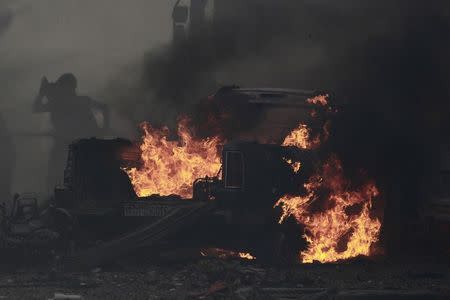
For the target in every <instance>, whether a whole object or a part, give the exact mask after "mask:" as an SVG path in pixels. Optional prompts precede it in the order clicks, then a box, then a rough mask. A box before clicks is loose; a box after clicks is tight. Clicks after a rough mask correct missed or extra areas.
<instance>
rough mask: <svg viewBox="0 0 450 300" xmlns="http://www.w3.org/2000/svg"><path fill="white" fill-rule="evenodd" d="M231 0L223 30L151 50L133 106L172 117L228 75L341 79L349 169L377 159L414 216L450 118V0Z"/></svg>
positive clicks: (341, 133)
mask: <svg viewBox="0 0 450 300" xmlns="http://www.w3.org/2000/svg"><path fill="white" fill-rule="evenodd" d="M219 2H220V3H224V4H225V5H227V6H228V7H229V9H230V13H229V14H228V15H227V14H226V13H225V15H223V16H222V17H223V18H222V19H220V20H219V21H218V23H216V27H213V28H214V29H213V30H206V29H205V30H204V31H199V32H197V33H196V34H194V35H193V36H192V37H191V38H190V39H188V40H187V41H185V42H182V43H181V44H179V45H177V46H176V47H172V48H171V47H168V48H166V49H164V50H161V52H153V53H150V54H149V55H148V58H147V63H146V64H145V65H144V66H143V68H142V72H143V75H142V78H140V85H139V86H138V87H136V89H135V92H136V93H137V94H136V95H137V96H136V99H135V100H136V102H134V104H133V105H130V102H123V103H122V104H123V105H122V107H123V111H124V112H125V113H127V114H128V115H130V116H132V117H133V118H136V120H137V121H141V120H150V121H152V122H154V123H158V122H159V123H165V124H167V123H173V121H174V119H175V118H176V116H178V115H179V114H180V113H185V112H187V111H189V110H191V109H192V107H193V106H192V104H194V103H196V102H197V101H198V99H199V98H200V97H204V96H206V95H208V93H211V92H213V91H214V89H215V88H217V87H218V86H220V85H224V84H225V85H226V84H239V85H242V86H276V87H288V88H303V89H305V88H306V89H315V88H316V89H325V90H332V91H334V92H335V94H336V95H337V101H341V102H345V104H344V105H343V106H342V109H341V113H340V117H339V118H338V119H337V120H336V121H335V125H334V127H333V128H334V129H333V130H334V133H333V139H332V140H331V141H330V145H331V146H330V147H331V148H332V149H333V151H334V152H337V153H338V155H339V156H340V157H342V159H343V160H344V166H346V169H347V171H348V173H349V174H348V175H349V176H353V175H356V174H358V173H359V172H360V170H361V169H363V170H365V172H367V173H368V174H369V176H372V177H374V178H375V179H376V180H377V182H378V183H379V184H380V186H381V187H382V189H383V192H384V194H385V195H389V197H391V198H396V201H395V205H396V206H397V207H396V209H394V210H392V211H396V212H399V211H402V212H404V215H409V216H414V214H415V213H416V211H417V207H418V206H419V203H420V200H421V199H423V198H424V197H426V196H428V195H425V194H424V191H426V190H429V181H431V180H432V179H433V178H432V176H431V175H430V174H432V172H433V169H434V168H435V166H436V162H435V161H434V158H436V157H437V152H438V150H439V147H440V146H441V145H442V144H443V143H444V142H446V141H444V139H445V140H446V139H447V138H446V135H447V132H448V129H449V124H448V120H447V116H448V114H449V112H450V108H449V88H448V87H449V86H450V85H449V83H450V82H449V70H450V60H449V53H450V52H449V50H450V45H449V39H448V36H449V35H450V27H449V21H448V20H449V8H448V6H449V5H448V4H447V1H434V2H433V3H432V4H430V3H429V2H427V1H419V0H417V1H399V0H398V1H371V2H364V3H362V2H361V1H356V0H353V1H352V0H348V1H331V0H330V1H325V0H324V1H216V3H219ZM217 7H218V6H217ZM139 95H140V96H139ZM137 110H138V111H137ZM393 182H395V183H396V184H392V183H393ZM386 186H390V187H393V186H395V188H394V189H391V188H385V187H386Z"/></svg>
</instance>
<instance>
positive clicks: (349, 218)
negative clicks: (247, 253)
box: [276, 124, 381, 262]
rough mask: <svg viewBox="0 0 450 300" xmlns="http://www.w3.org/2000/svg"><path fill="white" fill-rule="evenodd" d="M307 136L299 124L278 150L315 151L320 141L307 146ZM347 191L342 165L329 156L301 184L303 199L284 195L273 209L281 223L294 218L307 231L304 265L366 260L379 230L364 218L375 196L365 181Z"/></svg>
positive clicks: (302, 126) (376, 191)
mask: <svg viewBox="0 0 450 300" xmlns="http://www.w3.org/2000/svg"><path fill="white" fill-rule="evenodd" d="M309 132H310V131H309V129H308V127H307V126H306V125H303V124H300V126H299V127H298V128H297V129H295V130H294V131H292V132H291V134H289V135H288V136H287V137H286V139H285V141H284V143H283V145H285V146H296V147H299V148H302V149H311V148H316V147H318V146H319V145H320V140H319V139H314V140H311V138H310V134H309ZM287 162H288V163H290V164H291V166H292V168H293V169H294V171H295V172H299V171H300V172H301V164H300V165H296V162H293V161H290V160H287ZM296 166H297V168H296ZM298 167H300V169H298ZM350 186H351V184H350V182H349V181H348V180H346V179H345V177H344V173H343V168H342V165H341V162H340V161H339V159H338V158H337V157H336V156H335V155H332V156H331V158H330V159H329V160H328V161H327V162H325V163H324V164H323V165H322V167H321V169H320V170H319V171H318V174H316V175H313V176H311V178H310V179H309V180H308V182H306V183H305V184H304V189H305V191H306V193H304V194H302V195H294V196H292V195H286V196H284V197H282V198H281V199H280V200H279V201H278V203H277V204H276V206H280V207H281V208H282V210H283V213H282V216H281V219H280V223H281V222H283V221H284V220H285V219H286V218H287V217H288V216H294V217H295V218H296V220H297V221H298V222H299V223H301V224H304V225H305V227H306V230H305V234H304V237H305V239H306V241H307V242H308V249H307V250H306V251H303V252H302V253H301V254H300V256H301V260H302V261H303V262H313V261H320V262H333V261H337V260H342V259H348V258H351V257H356V256H358V255H366V256H367V255H369V254H370V249H371V245H372V244H373V243H374V242H376V241H377V240H378V235H379V231H380V227H381V223H380V221H379V220H378V219H376V218H372V217H371V216H370V214H369V212H370V208H371V206H372V200H373V198H374V197H376V196H377V195H378V190H377V188H376V186H375V184H374V183H373V182H370V181H369V182H367V183H366V184H364V185H363V186H361V187H359V188H354V189H352V188H350Z"/></svg>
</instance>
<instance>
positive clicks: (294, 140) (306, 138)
mask: <svg viewBox="0 0 450 300" xmlns="http://www.w3.org/2000/svg"><path fill="white" fill-rule="evenodd" d="M319 144H320V139H319V137H316V138H314V139H311V130H310V129H309V128H308V126H306V125H305V124H300V125H299V126H298V127H297V128H296V129H294V130H292V131H291V133H289V135H288V136H287V137H286V138H285V139H284V142H283V144H282V145H283V146H294V147H297V148H300V149H313V148H316V147H318V146H319Z"/></svg>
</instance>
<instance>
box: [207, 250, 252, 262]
mask: <svg viewBox="0 0 450 300" xmlns="http://www.w3.org/2000/svg"><path fill="white" fill-rule="evenodd" d="M200 254H201V255H202V256H204V257H216V258H221V259H228V258H241V259H248V260H254V259H256V257H254V256H253V255H251V254H250V253H247V252H234V251H231V250H225V249H221V248H208V249H203V250H202V251H200Z"/></svg>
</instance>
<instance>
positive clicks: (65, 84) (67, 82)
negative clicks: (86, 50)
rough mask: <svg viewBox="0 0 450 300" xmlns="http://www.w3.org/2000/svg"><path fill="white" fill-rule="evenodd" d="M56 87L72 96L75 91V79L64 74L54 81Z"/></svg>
mask: <svg viewBox="0 0 450 300" xmlns="http://www.w3.org/2000/svg"><path fill="white" fill-rule="evenodd" d="M56 85H57V86H58V87H59V88H60V89H62V90H63V91H64V92H65V93H68V94H73V95H74V94H75V91H76V89H77V78H76V77H75V75H73V74H72V73H65V74H63V75H61V76H60V77H59V78H58V80H56Z"/></svg>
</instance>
